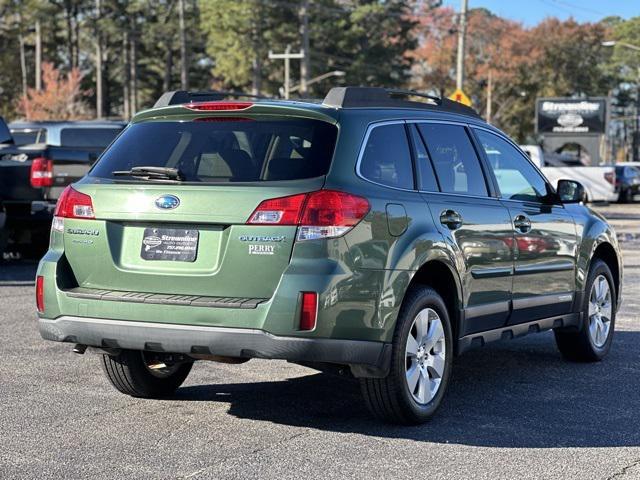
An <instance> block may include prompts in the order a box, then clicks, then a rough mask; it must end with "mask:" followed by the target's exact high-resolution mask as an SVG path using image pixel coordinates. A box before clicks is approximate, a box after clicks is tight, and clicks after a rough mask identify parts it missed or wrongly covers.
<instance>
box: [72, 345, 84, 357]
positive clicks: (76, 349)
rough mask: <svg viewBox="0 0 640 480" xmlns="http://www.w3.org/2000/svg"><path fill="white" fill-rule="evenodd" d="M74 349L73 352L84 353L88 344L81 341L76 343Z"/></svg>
mask: <svg viewBox="0 0 640 480" xmlns="http://www.w3.org/2000/svg"><path fill="white" fill-rule="evenodd" d="M72 351H73V353H77V354H78V355H84V352H86V351H87V346H86V345H83V344H81V343H76V344H75V346H74V347H73V350H72Z"/></svg>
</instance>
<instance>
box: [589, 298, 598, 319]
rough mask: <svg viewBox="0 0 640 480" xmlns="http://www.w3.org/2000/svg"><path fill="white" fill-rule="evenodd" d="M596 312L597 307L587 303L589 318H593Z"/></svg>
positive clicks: (591, 302) (592, 303) (594, 303)
mask: <svg viewBox="0 0 640 480" xmlns="http://www.w3.org/2000/svg"><path fill="white" fill-rule="evenodd" d="M597 312H598V305H597V304H596V302H594V301H593V300H591V301H590V302H589V318H591V317H592V316H594V315H595V314H596V313H597Z"/></svg>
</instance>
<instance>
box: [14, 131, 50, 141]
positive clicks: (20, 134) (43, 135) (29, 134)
mask: <svg viewBox="0 0 640 480" xmlns="http://www.w3.org/2000/svg"><path fill="white" fill-rule="evenodd" d="M11 134H12V135H13V141H14V142H15V144H16V145H30V144H32V143H46V141H47V131H46V130H45V129H44V128H42V129H39V130H12V131H11Z"/></svg>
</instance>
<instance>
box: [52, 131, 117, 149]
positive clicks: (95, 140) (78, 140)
mask: <svg viewBox="0 0 640 480" xmlns="http://www.w3.org/2000/svg"><path fill="white" fill-rule="evenodd" d="M121 130H122V129H121V128H63V129H62V131H61V132H60V145H61V146H63V147H79V148H81V147H92V148H107V146H109V144H110V143H111V142H112V141H113V139H114V138H116V136H117V135H118V133H120V131H121Z"/></svg>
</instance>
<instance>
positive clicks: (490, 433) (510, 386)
mask: <svg viewBox="0 0 640 480" xmlns="http://www.w3.org/2000/svg"><path fill="white" fill-rule="evenodd" d="M600 210H601V211H602V212H603V213H604V214H605V215H608V216H610V217H611V218H612V219H613V220H612V221H613V222H614V224H615V226H616V228H617V231H618V233H619V235H620V236H621V237H622V238H623V240H624V241H623V245H624V254H625V281H624V292H623V293H624V304H623V307H622V310H621V312H620V313H619V316H618V319H617V325H616V335H615V338H614V346H613V350H612V352H611V355H610V356H609V357H608V358H607V359H606V360H605V361H603V362H601V363H599V364H572V363H567V362H565V361H563V360H562V359H561V357H560V355H559V353H558V352H557V350H556V348H555V345H554V342H553V338H552V334H551V333H549V332H546V333H543V334H540V335H532V336H529V337H525V338H522V339H518V340H514V341H510V342H502V343H496V344H493V345H491V346H488V347H485V348H483V349H476V350H473V351H471V352H468V353H467V354H465V355H464V356H462V357H459V358H458V359H456V361H455V367H454V377H453V381H452V384H451V387H450V390H449V392H448V395H447V398H446V400H445V404H444V406H443V408H442V409H441V410H440V412H439V414H438V415H437V417H436V418H434V419H433V420H432V421H431V422H430V423H428V424H427V425H425V426H421V427H412V428H401V427H393V426H388V425H382V424H379V423H377V422H376V421H375V420H372V419H371V418H370V417H369V415H368V413H367V411H366V409H365V406H364V404H363V402H362V400H361V398H360V392H359V387H358V384H357V383H356V382H354V381H351V380H347V379H343V378H339V377H334V376H330V375H326V374H319V373H316V372H314V371H313V370H308V369H305V368H302V367H298V366H295V365H290V364H287V363H285V362H277V361H261V360H252V361H250V362H248V363H245V364H242V365H224V364H216V363H210V362H199V363H197V364H196V365H195V366H194V369H193V371H192V373H191V375H190V377H189V378H188V380H187V382H186V383H185V385H184V386H183V388H181V389H180V390H179V391H178V393H177V395H176V396H175V398H173V399H170V400H164V401H151V400H138V399H133V398H130V397H126V396H123V395H121V394H119V393H118V392H117V391H116V390H115V389H113V388H112V387H111V386H110V385H109V384H108V383H107V381H106V379H104V378H103V375H102V371H101V369H100V366H99V363H98V360H99V358H98V356H97V355H93V354H86V355H84V356H78V355H75V354H73V353H72V352H71V345H69V344H54V343H51V342H45V341H43V340H41V339H40V336H39V334H38V333H37V330H36V326H35V313H34V299H33V294H32V291H33V276H34V272H35V264H33V263H27V262H22V263H15V262H14V263H8V264H4V265H0V335H1V341H0V354H1V357H0V358H1V361H0V400H1V404H0V478H6V479H18V478H25V479H27V478H28V479H31V478H109V479H113V478H162V479H164V478H224V479H234V478H296V479H297V478H323V479H324V478H394V479H395V478H411V479H416V478H438V479H440V478H442V479H445V478H465V479H466V478H478V479H502V478H504V479H508V478H509V479H510V478H518V479H529V478H530V479H540V478H545V479H551V478H558V479H567V478H576V479H581V480H586V479H614V478H615V479H637V478H640V325H639V323H638V319H637V312H638V309H639V308H640V235H637V233H638V232H640V204H636V205H631V206H611V207H603V208H601V209H600Z"/></svg>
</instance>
